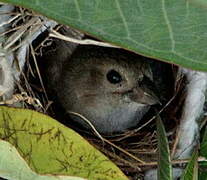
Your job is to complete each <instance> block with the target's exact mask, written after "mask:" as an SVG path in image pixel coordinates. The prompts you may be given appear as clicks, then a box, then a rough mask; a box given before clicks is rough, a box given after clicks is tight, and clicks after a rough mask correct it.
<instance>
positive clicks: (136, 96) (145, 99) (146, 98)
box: [129, 87, 161, 105]
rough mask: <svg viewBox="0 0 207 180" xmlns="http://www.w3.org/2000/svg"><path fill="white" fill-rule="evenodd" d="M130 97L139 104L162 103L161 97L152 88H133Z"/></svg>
mask: <svg viewBox="0 0 207 180" xmlns="http://www.w3.org/2000/svg"><path fill="white" fill-rule="evenodd" d="M129 97H130V99H131V100H132V101H134V102H137V103H139V104H145V105H154V104H161V103H160V101H159V98H158V97H157V96H156V95H155V94H154V93H153V92H152V91H151V90H149V89H147V88H144V87H136V88H133V89H132V91H131V92H130V93H129Z"/></svg>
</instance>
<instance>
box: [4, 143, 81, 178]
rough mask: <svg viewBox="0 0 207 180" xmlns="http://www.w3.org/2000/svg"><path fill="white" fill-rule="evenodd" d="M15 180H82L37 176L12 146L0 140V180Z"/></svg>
mask: <svg viewBox="0 0 207 180" xmlns="http://www.w3.org/2000/svg"><path fill="white" fill-rule="evenodd" d="M1 177H2V178H6V179H15V180H28V179H29V180H33V179H35V180H84V179H83V178H78V177H69V176H51V175H45V176H44V175H39V174H37V173H35V172H33V171H32V170H31V169H30V168H29V166H28V165H27V163H26V162H25V161H24V159H23V158H22V157H21V156H20V154H19V153H18V151H17V150H16V148H15V147H14V146H12V145H11V144H10V143H8V142H6V141H2V140H0V179H1Z"/></svg>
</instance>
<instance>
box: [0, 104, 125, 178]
mask: <svg viewBox="0 0 207 180" xmlns="http://www.w3.org/2000/svg"><path fill="white" fill-rule="evenodd" d="M0 139H2V140H5V141H7V142H9V143H11V144H12V145H13V146H15V148H16V149H17V151H18V152H19V154H20V155H21V157H22V158H23V159H24V160H25V161H26V162H27V163H28V165H29V167H30V168H31V169H32V170H33V171H35V172H37V173H40V174H55V175H69V176H78V177H83V178H87V179H107V180H113V179H117V180H125V179H127V177H126V176H125V175H124V174H123V173H122V172H121V171H120V170H119V169H118V168H117V167H116V166H115V165H114V164H113V163H112V162H111V161H110V160H109V159H107V158H106V157H105V156H104V155H103V154H102V153H101V152H99V151H98V150H96V149H95V148H94V147H92V146H91V145H90V144H89V143H88V142H87V141H86V140H84V139H83V138H82V137H81V136H80V135H78V134H77V133H75V132H74V131H73V130H71V129H69V128H67V127H65V126H63V125H62V124H60V123H59V122H57V121H56V120H54V119H52V118H50V117H48V116H46V115H43V114H40V113H37V112H35V111H31V110H24V109H17V108H8V107H2V106H0ZM5 158H7V157H5ZM0 162H1V159H0ZM10 163H13V162H11V161H10ZM20 169H21V168H20ZM0 172H1V170H0ZM19 173H21V172H19Z"/></svg>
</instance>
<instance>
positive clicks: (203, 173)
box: [199, 128, 207, 180]
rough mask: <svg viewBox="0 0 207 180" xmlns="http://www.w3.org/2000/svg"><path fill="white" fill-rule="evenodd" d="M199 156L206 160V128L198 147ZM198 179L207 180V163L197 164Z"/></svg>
mask: <svg viewBox="0 0 207 180" xmlns="http://www.w3.org/2000/svg"><path fill="white" fill-rule="evenodd" d="M200 156H202V157H205V158H206V159H207V128H206V129H205V132H204V135H203V139H202V142H201V147H200ZM199 168H200V171H199V179H201V180H202V179H207V162H206V161H203V162H200V163H199Z"/></svg>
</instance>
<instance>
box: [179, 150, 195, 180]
mask: <svg viewBox="0 0 207 180" xmlns="http://www.w3.org/2000/svg"><path fill="white" fill-rule="evenodd" d="M181 180H198V151H196V152H194V153H193V154H192V157H191V160H190V162H189V163H188V165H187V167H186V168H185V171H184V173H183V175H182V177H181Z"/></svg>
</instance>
